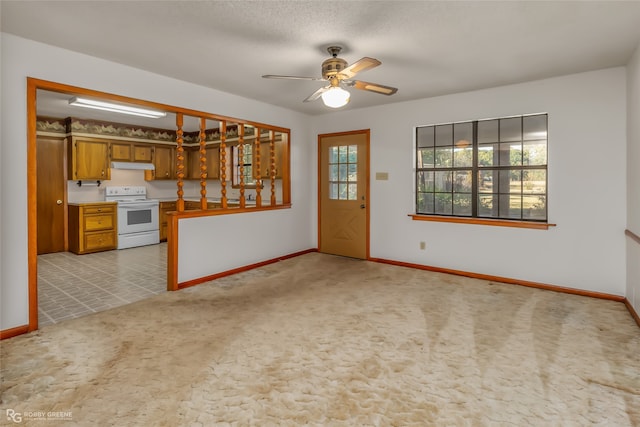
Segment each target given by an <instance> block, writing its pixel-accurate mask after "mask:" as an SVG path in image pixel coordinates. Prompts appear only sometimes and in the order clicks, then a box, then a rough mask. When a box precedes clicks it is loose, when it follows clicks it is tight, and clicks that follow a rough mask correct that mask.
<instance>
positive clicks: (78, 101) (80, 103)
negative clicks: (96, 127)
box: [69, 96, 167, 119]
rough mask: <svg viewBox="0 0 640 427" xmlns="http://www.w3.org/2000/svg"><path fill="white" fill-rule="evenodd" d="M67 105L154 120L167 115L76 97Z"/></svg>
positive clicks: (160, 112)
mask: <svg viewBox="0 0 640 427" xmlns="http://www.w3.org/2000/svg"><path fill="white" fill-rule="evenodd" d="M69 105H74V106H76V107H86V108H94V109H96V110H104V111H111V112H113V113H122V114H131V115H133V116H142V117H151V118H154V119H159V118H160V117H165V116H166V115H167V113H165V112H163V111H156V110H148V109H146V108H138V107H131V106H128V105H120V104H113V103H111V102H104V101H96V100H93V99H87V98H79V97H77V96H76V97H73V98H71V99H70V100H69Z"/></svg>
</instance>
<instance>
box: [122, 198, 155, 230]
mask: <svg viewBox="0 0 640 427" xmlns="http://www.w3.org/2000/svg"><path fill="white" fill-rule="evenodd" d="M158 205H159V202H158V201H157V200H147V201H136V202H118V234H130V233H141V232H144V231H156V230H159V229H160V225H159V222H158V213H159V212H158Z"/></svg>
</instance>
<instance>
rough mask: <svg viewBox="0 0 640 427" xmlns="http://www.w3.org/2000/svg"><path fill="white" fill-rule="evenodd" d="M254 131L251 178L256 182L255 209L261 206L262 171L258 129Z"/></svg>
mask: <svg viewBox="0 0 640 427" xmlns="http://www.w3.org/2000/svg"><path fill="white" fill-rule="evenodd" d="M254 129H255V136H256V138H255V139H254V147H255V150H253V176H254V177H255V181H256V207H257V208H259V207H260V206H262V194H261V193H260V192H261V191H262V170H261V169H260V128H257V127H256V128H254Z"/></svg>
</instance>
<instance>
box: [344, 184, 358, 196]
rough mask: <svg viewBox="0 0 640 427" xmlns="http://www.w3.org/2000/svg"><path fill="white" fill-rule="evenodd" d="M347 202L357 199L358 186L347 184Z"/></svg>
mask: <svg viewBox="0 0 640 427" xmlns="http://www.w3.org/2000/svg"><path fill="white" fill-rule="evenodd" d="M348 185H349V194H348V195H347V198H348V200H356V199H357V198H358V184H353V183H349V184H348Z"/></svg>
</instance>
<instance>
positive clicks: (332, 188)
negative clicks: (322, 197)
mask: <svg viewBox="0 0 640 427" xmlns="http://www.w3.org/2000/svg"><path fill="white" fill-rule="evenodd" d="M329 199H331V200H337V199H338V183H331V184H329Z"/></svg>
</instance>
